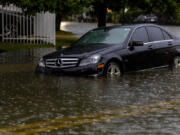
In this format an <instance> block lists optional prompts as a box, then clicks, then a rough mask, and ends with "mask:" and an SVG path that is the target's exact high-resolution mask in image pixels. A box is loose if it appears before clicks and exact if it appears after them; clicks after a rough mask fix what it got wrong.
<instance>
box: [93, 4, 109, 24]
mask: <svg viewBox="0 0 180 135" xmlns="http://www.w3.org/2000/svg"><path fill="white" fill-rule="evenodd" d="M95 10H96V14H97V18H98V27H105V26H106V15H107V6H106V4H105V3H99V4H98V5H96V8H95Z"/></svg>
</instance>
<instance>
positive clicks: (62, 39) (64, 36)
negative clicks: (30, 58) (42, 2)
mask: <svg viewBox="0 0 180 135" xmlns="http://www.w3.org/2000/svg"><path fill="white" fill-rule="evenodd" d="M77 39H78V38H76V37H74V36H73V34H72V33H71V32H65V31H59V32H57V33H56V46H54V45H51V44H24V43H13V44H12V43H1V42H0V52H1V51H17V50H21V49H32V48H43V47H46V48H48V47H50V48H52V47H57V48H60V47H64V46H69V45H70V44H72V43H73V42H75V41H76V40H77Z"/></svg>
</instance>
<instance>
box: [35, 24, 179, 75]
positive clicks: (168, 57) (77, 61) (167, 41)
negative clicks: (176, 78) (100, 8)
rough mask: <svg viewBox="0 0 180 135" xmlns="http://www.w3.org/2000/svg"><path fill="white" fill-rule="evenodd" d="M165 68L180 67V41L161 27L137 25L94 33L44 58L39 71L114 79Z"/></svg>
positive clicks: (102, 29) (113, 27)
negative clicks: (141, 71) (132, 73)
mask: <svg viewBox="0 0 180 135" xmlns="http://www.w3.org/2000/svg"><path fill="white" fill-rule="evenodd" d="M162 67H173V68H175V69H176V68H179V67H180V39H179V38H177V37H175V36H174V35H172V34H170V33H169V32H167V31H166V30H165V29H163V28H161V27H160V26H158V25H154V24H137V25H124V26H111V27H104V28H97V29H94V30H91V31H89V32H88V33H86V34H85V35H84V36H83V37H81V38H80V39H79V40H78V41H77V42H75V43H74V44H72V46H70V47H69V48H66V49H63V50H60V51H57V52H54V53H52V54H48V55H46V56H44V57H43V58H41V60H40V62H39V64H38V66H37V68H36V71H37V72H41V73H42V72H43V73H47V72H55V73H58V72H59V73H66V74H68V73H70V74H72V73H75V74H78V75H79V74H87V75H97V76H103V75H105V76H110V77H114V76H121V75H122V74H123V73H126V72H131V71H139V70H144V69H151V68H162Z"/></svg>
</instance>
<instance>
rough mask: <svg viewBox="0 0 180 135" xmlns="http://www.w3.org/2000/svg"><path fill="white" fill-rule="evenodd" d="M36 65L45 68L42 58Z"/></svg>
mask: <svg viewBox="0 0 180 135" xmlns="http://www.w3.org/2000/svg"><path fill="white" fill-rule="evenodd" d="M38 65H39V66H40V67H45V62H44V59H43V58H41V59H40V61H39V64H38Z"/></svg>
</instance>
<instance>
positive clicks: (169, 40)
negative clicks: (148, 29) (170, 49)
mask: <svg viewBox="0 0 180 135" xmlns="http://www.w3.org/2000/svg"><path fill="white" fill-rule="evenodd" d="M171 41H173V39H168V40H159V41H152V42H146V43H144V45H146V44H152V43H161V42H171Z"/></svg>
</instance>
